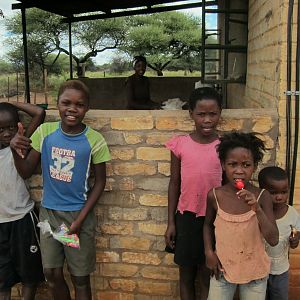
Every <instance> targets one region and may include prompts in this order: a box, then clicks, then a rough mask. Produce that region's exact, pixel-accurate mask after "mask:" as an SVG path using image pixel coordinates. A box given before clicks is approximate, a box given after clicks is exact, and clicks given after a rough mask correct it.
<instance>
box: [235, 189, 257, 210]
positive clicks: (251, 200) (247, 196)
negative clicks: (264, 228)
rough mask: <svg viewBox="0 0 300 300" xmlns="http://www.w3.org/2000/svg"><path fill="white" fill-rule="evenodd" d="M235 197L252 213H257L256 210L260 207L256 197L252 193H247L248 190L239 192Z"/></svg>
mask: <svg viewBox="0 0 300 300" xmlns="http://www.w3.org/2000/svg"><path fill="white" fill-rule="evenodd" d="M236 194H237V196H238V198H239V199H241V200H242V201H245V202H246V203H247V204H248V205H249V206H250V207H251V209H252V210H253V211H255V212H256V211H257V209H258V208H259V207H260V206H259V204H258V202H257V200H256V197H255V195H254V194H253V193H251V192H249V191H248V190H245V189H243V190H240V191H238V192H237V193H236Z"/></svg>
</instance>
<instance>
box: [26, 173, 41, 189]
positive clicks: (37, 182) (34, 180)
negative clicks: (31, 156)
mask: <svg viewBox="0 0 300 300" xmlns="http://www.w3.org/2000/svg"><path fill="white" fill-rule="evenodd" d="M28 184H29V186H30V187H31V188H36V187H41V186H43V178H42V176H41V175H37V174H35V175H32V176H31V177H30V178H29V179H28Z"/></svg>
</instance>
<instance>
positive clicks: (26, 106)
mask: <svg viewBox="0 0 300 300" xmlns="http://www.w3.org/2000/svg"><path fill="white" fill-rule="evenodd" d="M12 104H13V105H14V106H15V107H17V108H18V109H19V110H22V111H24V112H25V113H27V114H28V115H29V116H30V117H31V121H30V123H29V125H28V127H27V129H26V133H25V136H27V137H30V136H31V135H32V134H33V132H34V131H35V130H36V129H37V127H38V126H39V125H40V124H42V123H43V122H44V119H45V115H46V113H45V110H44V109H42V108H41V107H39V106H37V105H33V104H30V103H21V102H12Z"/></svg>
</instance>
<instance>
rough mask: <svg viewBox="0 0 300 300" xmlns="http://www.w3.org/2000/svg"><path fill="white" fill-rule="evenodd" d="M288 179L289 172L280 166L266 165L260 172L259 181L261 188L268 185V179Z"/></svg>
mask: <svg viewBox="0 0 300 300" xmlns="http://www.w3.org/2000/svg"><path fill="white" fill-rule="evenodd" d="M286 179H288V175H287V173H286V172H285V171H284V170H283V169H282V168H280V167H275V166H273V167H266V168H264V169H262V170H261V171H260V172H259V174H258V183H259V187H260V188H265V187H266V186H267V181H268V180H276V181H279V180H286Z"/></svg>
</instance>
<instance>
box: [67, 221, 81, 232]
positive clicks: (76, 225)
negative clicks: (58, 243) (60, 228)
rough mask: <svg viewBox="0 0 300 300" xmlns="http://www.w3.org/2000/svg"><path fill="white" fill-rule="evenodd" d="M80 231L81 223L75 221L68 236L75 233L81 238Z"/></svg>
mask: <svg viewBox="0 0 300 300" xmlns="http://www.w3.org/2000/svg"><path fill="white" fill-rule="evenodd" d="M80 229H81V223H79V222H78V221H76V220H75V221H74V222H73V223H72V224H71V226H70V229H69V232H68V234H74V233H76V234H77V235H78V236H79V233H80Z"/></svg>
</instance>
